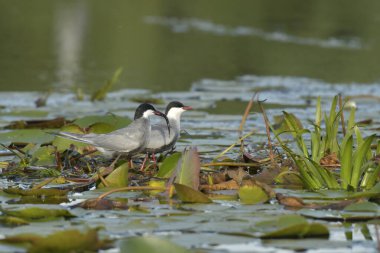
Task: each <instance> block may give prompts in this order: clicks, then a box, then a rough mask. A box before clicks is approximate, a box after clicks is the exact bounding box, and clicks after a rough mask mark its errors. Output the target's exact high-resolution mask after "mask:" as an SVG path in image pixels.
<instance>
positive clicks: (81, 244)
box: [1, 228, 110, 253]
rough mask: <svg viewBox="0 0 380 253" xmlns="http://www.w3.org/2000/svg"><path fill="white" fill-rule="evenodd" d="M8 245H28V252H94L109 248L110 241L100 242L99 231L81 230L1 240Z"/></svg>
mask: <svg viewBox="0 0 380 253" xmlns="http://www.w3.org/2000/svg"><path fill="white" fill-rule="evenodd" d="M1 241H2V242H6V243H15V244H20V243H27V244H28V245H29V247H28V252H30V253H34V252H36V253H37V252H88V251H90V252H93V251H97V250H99V249H102V248H107V247H109V243H110V242H109V241H108V240H100V239H99V237H98V229H96V228H95V229H90V230H88V231H87V232H84V233H83V232H80V231H79V230H74V229H72V230H65V231H58V232H56V233H53V234H51V235H48V236H46V237H41V236H37V235H34V234H20V235H13V236H7V237H6V238H4V239H2V240H1Z"/></svg>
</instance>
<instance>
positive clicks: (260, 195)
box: [239, 185, 269, 204]
mask: <svg viewBox="0 0 380 253" xmlns="http://www.w3.org/2000/svg"><path fill="white" fill-rule="evenodd" d="M239 198H240V202H242V203H243V204H258V203H264V202H267V201H268V200H269V196H268V194H267V193H266V192H265V191H264V190H263V188H261V187H260V186H258V185H245V186H242V187H241V188H240V189H239Z"/></svg>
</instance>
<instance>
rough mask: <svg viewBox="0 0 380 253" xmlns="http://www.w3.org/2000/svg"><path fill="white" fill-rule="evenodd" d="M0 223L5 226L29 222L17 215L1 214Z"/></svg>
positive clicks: (15, 225)
mask: <svg viewBox="0 0 380 253" xmlns="http://www.w3.org/2000/svg"><path fill="white" fill-rule="evenodd" d="M0 224H1V225H2V226H5V227H17V226H22V225H28V224H29V222H28V221H26V220H24V219H21V218H17V217H12V216H3V217H0Z"/></svg>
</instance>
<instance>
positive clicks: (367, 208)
mask: <svg viewBox="0 0 380 253" xmlns="http://www.w3.org/2000/svg"><path fill="white" fill-rule="evenodd" d="M343 210H344V211H348V212H374V213H377V212H379V211H380V208H379V205H378V204H375V203H372V202H361V203H354V204H351V205H349V206H346V207H345V208H344V209H343Z"/></svg>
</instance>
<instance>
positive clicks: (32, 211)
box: [1, 207, 75, 220]
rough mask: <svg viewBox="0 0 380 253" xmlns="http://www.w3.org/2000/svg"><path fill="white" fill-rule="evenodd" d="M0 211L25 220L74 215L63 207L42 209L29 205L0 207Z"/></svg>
mask: <svg viewBox="0 0 380 253" xmlns="http://www.w3.org/2000/svg"><path fill="white" fill-rule="evenodd" d="M1 212H2V213H4V214H6V215H9V216H15V217H19V218H23V219H26V220H40V219H52V218H57V217H65V218H72V217H75V215H73V214H71V213H70V212H69V211H67V210H65V209H44V208H39V207H29V208H21V209H1Z"/></svg>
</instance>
